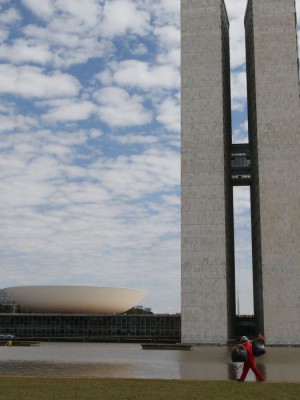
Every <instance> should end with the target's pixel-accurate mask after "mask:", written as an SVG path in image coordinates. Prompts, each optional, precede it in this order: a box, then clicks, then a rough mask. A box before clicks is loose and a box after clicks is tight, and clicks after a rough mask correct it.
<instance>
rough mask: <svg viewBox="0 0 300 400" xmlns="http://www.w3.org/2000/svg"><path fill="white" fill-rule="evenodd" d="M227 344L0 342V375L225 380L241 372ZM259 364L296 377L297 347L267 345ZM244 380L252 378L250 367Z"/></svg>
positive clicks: (269, 374) (272, 376) (299, 377)
mask: <svg viewBox="0 0 300 400" xmlns="http://www.w3.org/2000/svg"><path fill="white" fill-rule="evenodd" d="M241 366H242V364H240V363H232V362H231V360H230V348H228V347H227V346H195V347H193V348H192V350H190V351H183V350H143V349H142V347H141V345H140V344H126V343H49V342H41V344H40V346H34V347H17V346H16V347H0V375H2V376H3V375H6V376H73V377H103V378H105V377H106V378H107V377H113V378H144V379H155V378H158V379H200V380H228V379H235V378H236V377H239V376H240V374H241V369H242V368H241ZM257 366H258V368H259V370H260V371H261V372H262V374H263V375H264V376H265V377H266V379H267V380H268V381H297V382H300V348H299V347H297V348H295V347H286V348H282V347H280V348H275V347H271V348H268V349H267V353H266V354H265V355H264V356H262V357H260V358H257ZM247 380H255V377H254V375H253V373H252V371H250V372H249V374H248V377H247Z"/></svg>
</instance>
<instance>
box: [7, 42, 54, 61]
mask: <svg viewBox="0 0 300 400" xmlns="http://www.w3.org/2000/svg"><path fill="white" fill-rule="evenodd" d="M0 59H3V60H6V61H9V62H11V63H13V64H20V63H21V64H22V63H26V62H27V63H37V64H42V65H44V64H46V63H48V62H49V61H50V60H51V59H52V54H51V52H50V51H49V48H48V45H47V44H39V45H34V44H33V45H32V44H31V43H30V42H28V41H26V40H16V41H15V43H14V45H13V46H9V45H4V44H3V45H1V46H0Z"/></svg>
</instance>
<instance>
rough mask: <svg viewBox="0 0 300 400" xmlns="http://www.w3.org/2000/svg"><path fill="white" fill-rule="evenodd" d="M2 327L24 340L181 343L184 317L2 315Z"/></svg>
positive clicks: (0, 320) (139, 315)
mask: <svg viewBox="0 0 300 400" xmlns="http://www.w3.org/2000/svg"><path fill="white" fill-rule="evenodd" d="M0 327H1V331H2V332H3V333H4V332H5V333H10V334H13V335H15V336H16V338H20V339H39V340H95V341H137V342H141V341H148V340H149V341H169V342H178V341H180V340H181V317H180V315H177V314H174V315H169V314H156V315H146V314H145V315H143V314H133V315H99V314H98V315H97V314H0ZM2 332H0V333H2Z"/></svg>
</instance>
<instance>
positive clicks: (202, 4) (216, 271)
mask: <svg viewBox="0 0 300 400" xmlns="http://www.w3.org/2000/svg"><path fill="white" fill-rule="evenodd" d="M181 93H182V103H181V104H182V115H181V116H182V137H181V138H182V140H181V146H182V147H181V148H182V156H181V157H182V158H181V160H182V176H181V190H182V251H181V255H182V277H181V284H182V287H181V293H182V296H181V304H182V311H181V319H182V341H183V342H201V343H215V342H226V341H227V338H228V337H231V332H230V329H231V327H232V322H231V318H232V317H233V315H234V301H233V300H232V297H231V296H228V295H227V294H228V293H230V292H231V291H232V290H233V292H234V277H233V276H232V274H233V271H234V268H233V247H232V246H233V229H232V224H230V223H229V224H226V220H228V221H231V218H228V215H230V214H232V189H231V187H230V185H229V183H228V180H229V175H228V173H227V169H226V166H227V163H226V162H224V154H226V155H227V154H228V151H227V149H228V147H230V144H231V111H230V62H229V22H228V18H227V13H226V9H225V5H224V2H223V0H197V1H194V0H182V1H181ZM225 158H226V157H225ZM226 199H227V201H226ZM230 200H231V201H230Z"/></svg>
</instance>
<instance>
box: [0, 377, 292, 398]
mask: <svg viewBox="0 0 300 400" xmlns="http://www.w3.org/2000/svg"><path fill="white" fill-rule="evenodd" d="M0 388H1V389H0V400H83V399H84V400H102V399H103V400H152V399H153V400H169V399H170V400H171V399H172V400H179V399H180V400H186V399H188V400H196V399H197V400H212V399H213V400H218V399H222V400H227V399H228V400H240V399H241V398H246V399H247V400H258V399H263V400H296V399H297V400H298V399H299V393H300V383H274V382H265V383H256V382H249V383H247V382H244V383H239V382H234V381H221V382H220V381H195V380H194V381H186V380H156V379H155V380H150V379H147V380H146V379H96V378H95V379H93V378H45V377H34V378H31V377H26V378H24V377H1V378H0Z"/></svg>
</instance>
